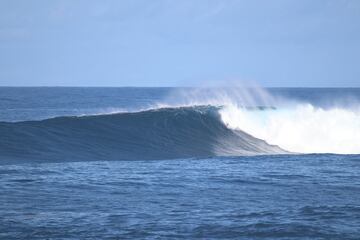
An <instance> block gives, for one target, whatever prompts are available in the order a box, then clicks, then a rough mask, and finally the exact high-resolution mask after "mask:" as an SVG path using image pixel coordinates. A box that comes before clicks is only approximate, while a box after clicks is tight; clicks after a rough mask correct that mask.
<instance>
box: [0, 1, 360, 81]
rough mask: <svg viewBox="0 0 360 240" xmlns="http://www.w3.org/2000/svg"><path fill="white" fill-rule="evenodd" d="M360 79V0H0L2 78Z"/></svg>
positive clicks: (60, 79) (51, 79) (113, 79)
mask: <svg viewBox="0 0 360 240" xmlns="http://www.w3.org/2000/svg"><path fill="white" fill-rule="evenodd" d="M244 80H245V81H255V82H258V83H259V84H260V85H263V86H308V87H311V86H334V87H339V86H358V87H360V1H359V0H353V1H350V0H318V1H314V0H300V1H299V0H272V1H269V0H263V1H260V0H255V1H254V0H248V1H240V0H209V1H204V0H192V1H187V0H181V1H180V0H172V1H171V0H166V1H165V0H164V1H158V0H129V1H123V0H121V1H120V0H113V1H110V0H109V1H107V0H97V1H94V0H51V1H50V0H32V1H29V0H23V1H20V0H0V85H10V86H15V85H17V86H19V85H21V86H24V85H46V86H49V85H50V86H53V85H56V86H63V85H66V86H69V85H75V86H184V85H185V86H189V85H196V86H198V85H202V84H205V85H206V84H207V82H212V83H214V82H222V81H224V82H227V81H232V82H234V81H244Z"/></svg>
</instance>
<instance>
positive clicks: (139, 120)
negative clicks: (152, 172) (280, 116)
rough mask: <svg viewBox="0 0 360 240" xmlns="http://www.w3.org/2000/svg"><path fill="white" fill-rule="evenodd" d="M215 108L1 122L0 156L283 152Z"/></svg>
mask: <svg viewBox="0 0 360 240" xmlns="http://www.w3.org/2000/svg"><path fill="white" fill-rule="evenodd" d="M219 110H220V109H219V108H217V107H212V106H194V107H180V108H160V109H153V110H147V111H141V112H133V113H117V114H109V115H94V116H83V117H57V118H53V119H47V120H42V121H25V122H15V123H14V122H13V123H7V122H2V123H0V132H1V136H0V149H1V152H0V159H2V161H3V162H4V161H5V162H6V161H9V162H11V161H15V160H17V161H30V160H31V161H32V162H33V161H37V160H38V161H43V160H46V161H66V160H75V161H78V160H122V159H125V160H133V159H136V160H146V159H172V158H193V157H212V156H229V155H231V156H232V155H254V154H275V153H285V151H284V150H282V149H280V148H279V147H277V146H272V145H269V144H267V143H266V142H265V141H262V140H259V139H257V138H254V137H252V136H250V135H249V134H247V133H245V132H243V131H241V130H232V129H229V128H227V127H226V125H225V124H224V123H223V121H222V120H221V116H220V114H219Z"/></svg>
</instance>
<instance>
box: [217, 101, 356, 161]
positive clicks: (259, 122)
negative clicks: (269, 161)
mask: <svg viewBox="0 0 360 240" xmlns="http://www.w3.org/2000/svg"><path fill="white" fill-rule="evenodd" d="M220 114H221V118H222V120H223V122H224V123H225V124H226V125H227V126H228V127H229V128H233V129H239V130H242V131H244V132H246V133H248V134H250V135H252V136H254V137H256V138H260V139H263V140H265V141H266V142H268V143H269V144H275V145H278V146H280V147H282V148H283V149H285V150H288V151H292V152H298V153H340V154H357V153H360V112H359V111H356V110H351V109H341V108H332V109H331V108H330V109H326V110H325V109H322V108H316V107H314V106H312V105H311V104H298V105H296V106H293V107H291V108H280V109H277V110H265V111H251V110H246V109H243V108H238V107H236V106H234V105H227V106H226V107H224V108H223V109H222V110H221V111H220Z"/></svg>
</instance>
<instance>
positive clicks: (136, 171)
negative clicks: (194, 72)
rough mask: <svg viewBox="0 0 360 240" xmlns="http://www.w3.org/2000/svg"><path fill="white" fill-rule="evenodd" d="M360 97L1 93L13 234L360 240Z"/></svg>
mask: <svg viewBox="0 0 360 240" xmlns="http://www.w3.org/2000/svg"><path fill="white" fill-rule="evenodd" d="M359 99H360V90H359V89H246V90H244V89H231V90H229V89H226V88H225V89H189V88H181V89H176V88H0V238H1V239H79V238H82V239H171V238H173V239H176V238H186V239H196V238H198V239H219V238H220V239H229V238H236V239H358V238H359V236H360V228H359V226H360V204H359V202H360V183H359V181H358V178H359V173H360V163H359V161H360V155H358V153H360V143H359V142H360V141H359V140H358V139H359V136H360V131H359V124H360V121H359V116H360V114H359V106H360V104H359V103H360V101H359Z"/></svg>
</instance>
